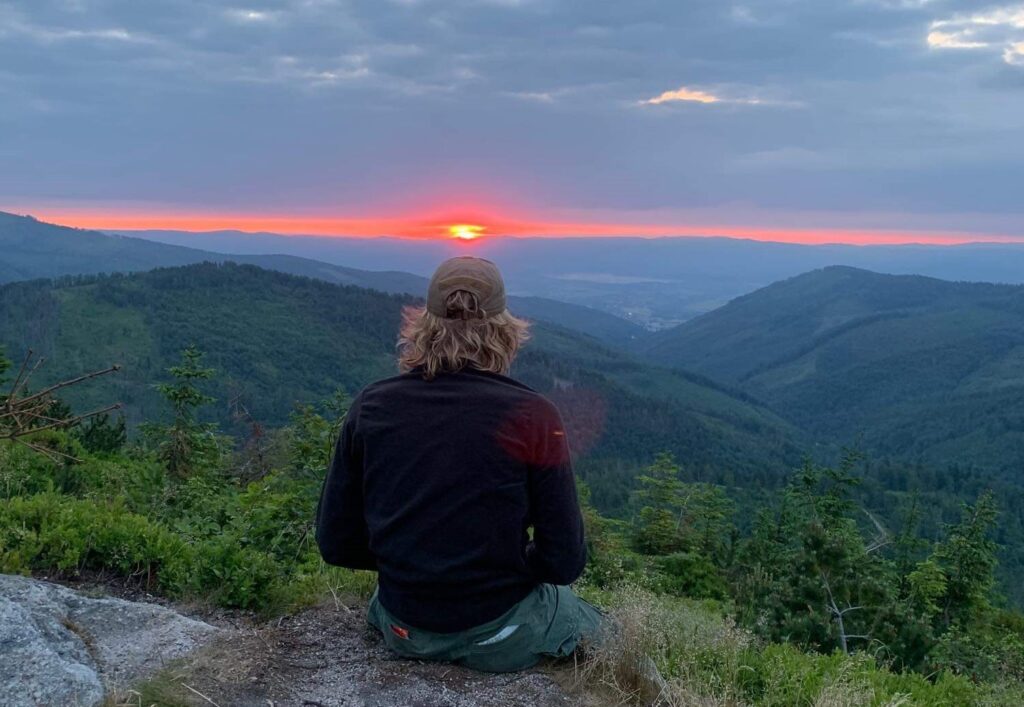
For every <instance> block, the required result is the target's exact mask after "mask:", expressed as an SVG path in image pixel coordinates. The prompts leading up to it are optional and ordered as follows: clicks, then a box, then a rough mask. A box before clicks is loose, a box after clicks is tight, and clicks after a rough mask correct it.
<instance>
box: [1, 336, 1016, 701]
mask: <svg viewBox="0 0 1024 707" xmlns="http://www.w3.org/2000/svg"><path fill="white" fill-rule="evenodd" d="M7 367H9V364H8V363H7V362H6V360H3V363H0V375H2V374H3V370H2V369H5V368H7ZM213 375H214V372H213V371H212V370H211V369H209V368H207V367H205V366H204V364H203V360H202V355H201V354H200V352H199V351H198V350H196V349H195V348H189V349H187V350H186V351H185V352H184V355H183V357H182V361H181V363H180V364H179V365H178V366H175V367H173V368H172V369H171V370H170V379H169V381H168V382H166V383H163V384H160V385H159V386H158V390H159V392H160V394H161V395H162V397H163V398H164V399H165V401H166V403H167V407H168V408H169V412H170V415H169V417H168V419H167V421H166V422H164V423H160V424H157V423H150V424H147V425H144V426H143V427H142V429H141V431H140V434H139V435H138V437H137V438H136V439H133V440H131V441H129V439H128V435H127V430H126V429H125V426H124V423H123V422H122V421H119V420H116V419H113V418H111V417H109V416H108V415H106V414H103V415H98V416H94V417H91V418H89V419H88V420H84V421H80V422H78V423H77V424H73V425H70V426H67V425H60V424H59V425H55V426H49V425H45V424H39V425H38V426H37V428H38V427H48V429H42V430H39V431H36V432H33V433H30V434H27V435H26V434H20V435H13V434H9V432H10V430H9V429H8V428H5V427H4V425H6V424H7V422H5V421H7V420H9V419H10V415H6V416H5V414H4V413H3V412H0V571H4V572H24V573H31V572H46V573H48V574H54V573H56V574H58V575H61V576H65V577H68V578H74V577H76V576H79V575H81V574H83V573H87V572H90V571H98V572H103V573H107V574H110V575H116V576H118V577H123V578H124V579H125V580H126V581H131V582H136V583H138V584H140V585H143V586H146V587H147V588H148V589H150V590H152V591H158V592H160V593H163V594H165V595H167V596H170V597H179V598H189V599H198V600H201V601H206V602H210V603H213V604H217V605H220V606H225V607H237V608H243V609H250V610H255V611H258V612H262V613H265V614H273V613H276V612H282V611H288V610H292V609H295V608H296V607H299V606H302V605H305V604H309V603H313V602H318V601H321V600H322V599H323V598H324V597H325V596H329V595H330V594H335V595H339V594H342V593H344V594H359V595H364V596H365V595H366V594H368V593H369V591H370V590H371V589H372V586H373V583H374V579H375V578H374V576H373V574H372V573H358V572H349V571H346V570H340V569H335V568H328V567H326V566H325V565H324V564H323V563H322V562H321V561H320V559H319V557H318V555H317V552H316V548H315V544H314V543H313V539H312V537H311V521H312V516H313V511H314V508H315V505H316V500H317V494H318V492H319V487H320V483H321V480H322V475H323V470H324V468H325V466H326V463H327V461H328V457H329V455H330V452H331V449H332V446H333V439H334V436H335V434H336V431H337V429H338V424H339V422H340V420H341V418H342V416H343V415H344V411H345V407H346V406H345V399H344V396H342V395H338V396H336V397H335V398H334V399H332V400H330V401H327V402H325V403H323V404H322V405H320V406H305V407H300V408H298V409H296V410H295V411H294V412H293V413H292V416H291V421H290V424H289V425H288V426H286V427H284V428H282V429H279V430H272V431H268V430H265V429H263V428H261V427H259V426H258V425H255V424H254V425H253V427H252V433H251V434H250V436H249V437H248V439H246V440H245V442H244V443H243V444H240V445H239V444H235V443H234V442H233V441H232V440H231V439H229V438H227V437H225V436H223V435H221V434H220V433H219V431H218V429H217V427H216V426H215V425H213V424H211V423H204V422H200V421H199V417H198V416H197V410H198V409H200V408H201V407H202V406H203V405H205V404H207V403H209V402H210V398H209V397H208V396H207V395H206V393H205V392H204V390H205V388H204V386H205V385H206V384H207V382H208V381H209V380H210V378H211V377H212V376H213ZM17 402H18V401H17V400H15V399H14V398H13V397H7V398H5V399H0V410H4V409H7V410H9V409H11V406H12V405H14V404H16V403H17ZM48 404H49V407H48V408H47V411H46V413H45V415H44V416H43V417H45V419H46V420H52V421H67V420H74V419H75V415H74V414H73V413H72V412H71V411H70V410H68V409H67V408H66V406H63V404H62V403H60V401H59V400H56V399H52V400H49V401H48ZM62 428H64V429H62ZM855 468H856V460H854V459H852V458H851V459H848V460H847V461H846V462H845V463H844V464H843V465H841V466H839V468H835V469H832V468H820V467H817V466H815V465H814V464H811V463H807V464H805V466H804V467H803V468H802V469H800V470H799V471H798V472H796V473H795V474H794V476H793V478H792V479H791V481H790V483H789V485H788V486H787V487H786V489H785V491H784V492H783V493H781V494H779V495H778V497H776V498H774V499H773V500H772V502H771V503H770V504H768V505H766V507H765V508H764V509H763V510H762V511H761V513H760V514H759V516H758V518H757V520H756V522H755V523H754V524H753V527H752V529H751V530H750V531H744V532H740V531H739V530H738V529H737V528H736V526H735V525H734V520H733V516H734V509H733V505H732V502H731V500H730V499H729V498H728V497H727V496H726V495H725V493H724V492H723V490H722V489H721V488H720V487H717V486H714V485H711V484H701V483H685V482H683V481H681V480H680V469H679V467H678V466H677V465H676V463H675V462H674V461H673V459H672V458H671V457H670V456H668V455H661V456H659V457H657V458H656V460H655V461H654V463H653V464H652V465H651V466H650V467H648V468H647V469H646V470H645V471H643V472H642V474H641V475H640V477H639V487H638V489H637V490H636V492H635V493H634V495H633V497H632V502H631V509H632V512H631V514H630V517H629V518H628V519H627V520H611V519H607V518H603V517H601V516H600V515H599V514H598V513H597V512H596V511H595V510H594V509H593V507H592V506H590V505H589V502H588V501H587V489H586V486H585V485H583V486H581V488H582V493H583V497H584V498H583V500H584V503H585V506H586V515H587V522H588V525H589V537H590V543H591V548H590V550H591V561H590V565H589V566H588V569H587V571H586V573H585V575H584V577H583V579H582V580H581V582H580V584H579V587H578V588H579V590H580V591H581V592H583V593H584V595H585V596H587V597H588V598H590V599H592V600H593V601H595V602H596V603H598V604H599V605H601V606H603V607H605V608H606V609H608V610H609V612H610V613H611V615H612V616H613V617H614V618H615V621H616V622H617V624H618V626H619V630H618V631H617V632H616V633H615V635H614V636H613V637H611V638H610V639H609V640H608V642H607V643H606V645H604V646H602V647H600V648H597V649H595V650H594V651H593V658H592V659H591V660H590V661H588V662H587V663H586V664H585V665H584V666H583V667H582V668H581V669H580V670H581V677H582V678H585V682H586V683H587V684H588V685H601V686H603V689H605V690H607V691H608V692H609V694H611V695H612V696H613V697H615V698H616V699H619V698H621V699H628V700H632V701H634V702H637V703H650V702H653V701H655V700H659V699H660V700H661V701H662V702H664V703H667V704H693V703H695V702H700V703H706V704H751V705H794V704H807V705H825V704H830V705H831V704H850V705H905V704H926V705H939V704H948V705H962V704H1007V705H1009V704H1021V703H1024V617H1022V616H1021V615H1019V614H1016V613H1012V612H1009V611H1005V610H1002V609H1000V608H998V597H996V596H994V591H993V586H994V575H993V572H994V569H995V565H996V561H995V552H996V547H995V544H994V542H993V541H992V540H991V539H990V537H991V530H992V526H993V524H994V523H995V519H996V514H997V509H996V506H995V503H994V501H993V499H992V498H991V497H990V496H984V495H983V496H981V497H980V498H978V499H977V500H976V502H975V503H973V504H971V505H968V506H965V507H964V509H963V514H962V518H961V519H960V521H959V522H958V523H956V524H954V525H952V526H951V527H949V528H948V529H947V530H946V532H945V533H944V535H943V537H942V538H941V539H940V540H939V541H938V542H935V543H927V542H924V541H922V540H921V539H920V538H919V535H918V533H917V532H916V528H915V523H916V520H915V519H916V517H917V516H918V515H919V514H918V513H917V511H916V510H915V508H914V506H913V504H911V505H909V506H908V507H907V509H906V513H905V522H904V523H903V524H902V526H901V527H900V528H898V529H896V530H893V531H890V530H888V529H887V528H885V527H884V526H883V525H882V523H881V522H879V521H877V520H876V519H875V518H873V517H872V516H870V515H868V514H866V513H864V512H863V511H862V510H860V509H859V508H858V507H857V506H856V504H855V503H854V502H853V501H852V500H851V498H852V497H853V496H852V489H853V487H854V486H855V485H856V478H855V476H854V471H855Z"/></svg>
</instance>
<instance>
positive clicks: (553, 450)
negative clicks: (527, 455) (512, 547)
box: [526, 400, 587, 584]
mask: <svg viewBox="0 0 1024 707" xmlns="http://www.w3.org/2000/svg"><path fill="white" fill-rule="evenodd" d="M543 402H544V404H543V405H542V406H539V407H538V408H537V414H535V415H534V421H533V428H534V429H533V433H534V435H535V436H534V440H535V445H536V447H535V449H536V451H535V453H534V455H533V456H534V460H533V463H532V464H531V466H530V476H529V497H530V515H531V518H532V521H533V542H531V543H530V544H529V545H528V546H527V548H526V561H527V565H528V566H529V568H530V571H531V572H532V573H533V575H534V577H535V578H536V579H537V581H538V582H547V583H551V584H570V583H572V582H573V581H575V580H576V579H577V578H578V577H579V576H580V574H581V573H582V572H583V567H584V565H585V564H586V561H587V550H586V544H585V543H584V537H583V516H582V513H581V512H580V505H579V499H578V498H577V496H576V479H575V477H574V475H573V470H572V460H571V458H570V456H569V445H568V443H567V441H566V438H565V428H564V426H563V424H562V418H561V416H560V415H559V414H558V410H557V409H556V408H555V407H554V405H552V404H551V403H550V402H548V401H546V400H545V401H543Z"/></svg>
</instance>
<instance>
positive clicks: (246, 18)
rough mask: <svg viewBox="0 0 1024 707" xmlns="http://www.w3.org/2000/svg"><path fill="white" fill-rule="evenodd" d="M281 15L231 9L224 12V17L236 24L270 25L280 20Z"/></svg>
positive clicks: (265, 11) (263, 11) (269, 12)
mask: <svg viewBox="0 0 1024 707" xmlns="http://www.w3.org/2000/svg"><path fill="white" fill-rule="evenodd" d="M281 16H282V13H281V12H275V11H268V10H250V9H238V8H233V9H229V10H225V11H224V17H226V18H227V19H228V20H229V21H231V22H236V23H238V24H250V25H252V24H270V23H274V22H277V21H278V20H280V19H281Z"/></svg>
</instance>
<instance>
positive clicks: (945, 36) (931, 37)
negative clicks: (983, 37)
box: [928, 30, 989, 49]
mask: <svg viewBox="0 0 1024 707" xmlns="http://www.w3.org/2000/svg"><path fill="white" fill-rule="evenodd" d="M972 33H973V32H972V30H961V31H958V32H940V31H938V30H932V31H931V32H929V33H928V46H929V47H932V48H934V49H983V48H985V47H987V46H989V44H988V42H979V41H976V40H973V39H971V38H970V37H971V35H972Z"/></svg>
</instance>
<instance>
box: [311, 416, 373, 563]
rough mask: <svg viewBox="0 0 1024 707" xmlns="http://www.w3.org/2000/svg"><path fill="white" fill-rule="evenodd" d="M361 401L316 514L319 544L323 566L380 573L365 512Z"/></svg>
mask: <svg viewBox="0 0 1024 707" xmlns="http://www.w3.org/2000/svg"><path fill="white" fill-rule="evenodd" d="M358 402H359V401H358V399H357V400H356V401H354V402H353V403H352V407H351V408H350V409H349V411H348V414H347V415H346V416H345V421H344V423H343V424H342V426H341V434H339V435H338V444H337V446H336V447H335V450H334V456H333V457H332V458H331V463H330V466H329V467H328V469H327V477H326V478H325V479H324V487H323V490H322V491H321V493H320V503H319V505H318V506H317V512H316V542H317V545H318V546H319V548H320V555H321V556H322V557H323V558H324V562H326V563H327V564H330V565H338V566H340V567H350V568H352V569H365V570H375V569H377V561H376V559H375V558H374V556H373V554H372V553H371V552H370V536H369V530H368V529H367V526H366V516H365V513H364V508H363V459H362V451H361V449H360V446H359V444H358V440H357V438H356V434H355V430H356V419H357V417H358V414H359V411H358Z"/></svg>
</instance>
